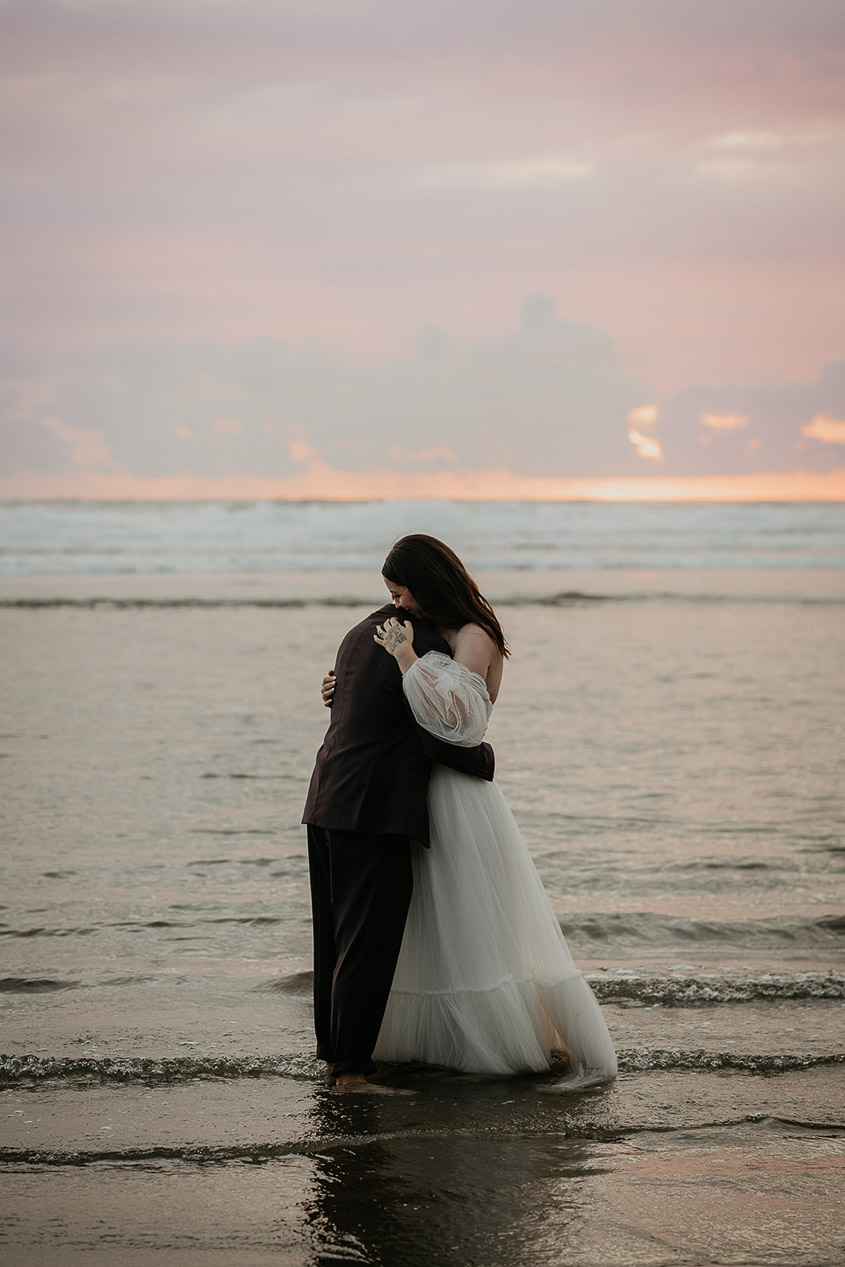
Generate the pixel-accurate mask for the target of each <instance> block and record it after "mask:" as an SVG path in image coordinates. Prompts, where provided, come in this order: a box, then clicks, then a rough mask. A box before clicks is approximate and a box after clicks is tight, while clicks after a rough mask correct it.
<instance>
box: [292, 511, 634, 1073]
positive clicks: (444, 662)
mask: <svg viewBox="0 0 845 1267" xmlns="http://www.w3.org/2000/svg"><path fill="white" fill-rule="evenodd" d="M382 576H383V578H384V581H385V584H386V585H387V588H388V591H389V593H390V599H391V602H390V603H389V604H388V605H386V606H385V607H383V608H381V609H380V610H379V611H376V612H373V613H372V614H371V615H369V616H367V617H366V618H365V619H364V620H363V621H362V622H361V623H360V624H358V625H356V626H355V628H354V629H352V630H350V632H349V633H348V634H347V635H346V637H345V638H344V640H343V642H342V643H341V645H340V648H339V650H338V653H337V658H336V661H335V668H334V672H333V673H332V674H331V675H330V676H329V677H327V678H326V679H324V681H323V699H324V702H325V703H327V704H329V705H330V706H331V722H330V725H329V729H328V732H327V734H326V738H325V741H324V742H323V745H322V747H321V748H320V751H319V752H318V754H317V761H316V766H315V769H314V774H313V776H312V779H311V786H310V788H309V792H308V799H307V801H306V805H305V811H304V814H303V822H305V823H306V824H307V826H308V858H309V868H310V876H311V898H312V909H313V917H314V1013H315V1028H316V1033H317V1055H318V1057H319V1058H320V1059H322V1060H324V1061H325V1062H326V1065H327V1071H328V1073H329V1076H330V1079H331V1080H332V1082H334V1083H335V1084H336V1085H337V1086H338V1087H340V1088H346V1089H351V1090H356V1089H357V1090H366V1089H371V1088H372V1084H371V1083H369V1082H368V1081H367V1077H368V1075H369V1074H371V1073H373V1072H374V1070H375V1068H376V1066H375V1063H374V1059H373V1058H374V1057H375V1059H376V1060H381V1061H386V1062H391V1061H403V1062H404V1061H421V1062H423V1063H426V1064H432V1065H439V1066H445V1067H447V1068H452V1069H460V1070H464V1071H466V1072H474V1073H491V1074H517V1073H526V1072H531V1071H534V1072H539V1071H542V1070H546V1069H548V1068H549V1067H550V1061H551V1057H552V1054H553V1053H555V1052H562V1053H564V1054H566V1055H568V1058H569V1063H570V1074H569V1077H568V1078H567V1080H566V1081H567V1084H569V1083H570V1082H571V1083H572V1085H573V1086H575V1085H586V1084H594V1083H596V1082H600V1081H606V1080H609V1079H611V1078H613V1077H614V1076H615V1074H616V1057H615V1055H614V1051H613V1044H612V1042H611V1040H610V1036H609V1034H608V1031H607V1026H606V1025H605V1022H604V1018H603V1017H602V1014H601V1011H600V1009H599V1006H598V1003H597V1002H596V999H595V997H594V995H593V993H592V991H591V989H590V987H589V985H588V984H587V983H586V981H585V980H584V978H583V976H582V974H581V973H580V972H579V971H578V970H577V968H576V967H575V965H574V963H573V961H572V957H571V955H570V953H569V949H568V947H567V945H566V942H565V940H564V937H563V934H562V933H561V930H560V925H559V924H558V921H557V918H556V917H555V915H554V912H553V910H552V907H551V904H550V902H549V900H548V897H547V895H546V893H545V890H544V889H543V886H542V882H541V881H540V878H539V876H538V874H537V871H536V869H535V867H534V864H533V862H532V860H531V856H530V854H529V853H528V849H527V847H526V845H525V842H524V840H523V838H522V835H521V833H520V831H519V828H518V827H517V825H516V822H515V820H514V818H513V815H512V814H511V812H510V810H509V809H508V806H507V803H506V801H505V799H504V797H503V795H502V793H501V791H500V789H499V787H498V785H497V784H495V783H494V782H493V772H494V758H493V751H492V749H491V748H490V746H489V744H486V743H484V742H483V738H484V734H485V731H486V729H487V723H488V721H489V718H490V712H491V710H492V707H493V703H494V701H495V699H496V697H497V694H498V691H499V687H500V684H501V680H502V669H503V665H504V659H505V657H506V656H507V655H508V648H507V644H506V643H505V639H504V635H503V633H502V629H501V626H500V624H499V621H498V619H497V617H496V615H495V613H494V611H493V609H492V607H491V606H490V604H489V603H488V602H487V600H486V599H485V598H484V597H483V596H482V595H481V594H480V593H479V590H478V587H477V586H476V584H475V582H474V581H473V580H472V578H471V576H470V575H469V573H468V572H467V571H466V569H465V568H464V566H463V564H462V563H461V561H460V559H459V558H458V557H457V555H456V554H455V553H454V552H453V551H452V550H450V549H449V547H448V546H446V545H444V544H443V542H441V541H437V540H436V539H435V538H434V537H427V536H421V535H415V536H409V537H403V538H402V539H401V540H400V541H399V542H397V544H396V545H395V546H394V547H393V549H392V550H391V551H390V553H389V554H388V556H387V559H386V560H385V564H384V568H383V569H382ZM399 617H401V619H399Z"/></svg>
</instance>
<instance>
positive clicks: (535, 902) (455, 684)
mask: <svg viewBox="0 0 845 1267" xmlns="http://www.w3.org/2000/svg"><path fill="white" fill-rule="evenodd" d="M403 683H404V690H405V694H406V697H407V699H408V702H409V704H410V707H411V709H412V711H413V714H414V716H415V718H416V720H417V721H418V722H419V724H420V725H421V726H423V727H424V728H425V729H426V730H428V731H430V732H431V733H432V734H434V735H436V736H437V737H438V738H439V739H445V740H447V741H448V742H449V743H457V744H459V745H460V746H464V747H472V746H474V745H475V744H477V743H480V741H481V739H482V738H483V736H484V732H485V731H486V729H487V722H488V720H489V717H490V712H491V710H492V707H493V705H492V702H491V700H490V696H489V694H488V691H487V686H486V683H485V681H484V679H483V678H482V677H480V676H479V675H478V674H477V673H472V672H471V671H470V670H469V669H467V668H466V667H465V666H464V665H462V664H458V663H457V662H456V661H454V660H452V659H450V658H449V656H447V655H444V654H442V653H441V652H436V651H431V652H429V653H428V654H427V655H424V656H422V657H421V659H419V660H416V661H415V662H414V664H413V665H412V667H411V668H410V669H409V670H408V672H407V673H406V674H405V677H404V679H403ZM428 809H429V815H430V819H431V848H430V849H416V850H415V851H414V853H413V855H412V857H413V867H414V893H413V897H412V899H411V908H410V911H409V914H408V922H407V925H406V927H405V936H404V940H403V942H402V950H401V953H400V956H399V962H398V965H397V968H396V975H395V976H394V979H393V987H392V989H391V992H390V998H389V1001H388V1005H387V1010H386V1012H385V1016H384V1021H383V1023H382V1027H381V1031H380V1034H379V1040H378V1044H377V1046H376V1049H375V1052H374V1056H375V1058H376V1059H377V1060H385V1061H412V1060H413V1061H422V1062H424V1063H426V1064H434V1065H444V1066H446V1067H448V1068H451V1069H461V1070H464V1071H466V1072H470V1073H491V1074H516V1073H526V1072H529V1071H541V1070H545V1069H548V1068H549V1062H550V1057H551V1055H552V1053H553V1052H564V1053H566V1054H568V1056H569V1063H570V1077H571V1079H572V1081H573V1083H574V1084H577V1083H590V1082H594V1081H603V1080H609V1079H611V1078H613V1077H615V1075H616V1056H615V1053H614V1050H613V1043H612V1042H611V1039H610V1035H609V1033H608V1031H607V1025H606V1024H605V1021H604V1017H603V1016H602V1014H601V1010H600V1008H599V1005H598V1003H597V1001H596V998H595V995H594V994H593V992H592V990H591V989H590V987H589V985H588V984H587V982H586V981H585V980H584V977H583V976H582V974H581V973H580V972H579V971H578V969H577V968H576V967H575V964H574V962H573V960H572V956H571V954H570V953H569V948H568V946H567V944H566V941H565V939H564V936H563V933H562V932H561V930H560V925H559V924H558V921H557V918H556V917H555V914H554V911H553V910H552V907H551V903H550V902H549V899H548V896H547V894H546V891H545V889H544V888H543V884H542V881H541V880H540V877H539V875H538V874H537V871H536V869H535V867H534V863H533V861H532V859H531V855H530V854H529V852H528V848H527V846H526V844H525V841H524V840H523V838H522V834H521V832H520V830H519V828H518V827H517V824H516V821H515V820H514V817H513V814H512V813H511V811H510V809H509V808H508V805H507V802H506V801H505V798H504V796H503V795H502V792H501V790H500V788H499V787H498V785H497V784H496V783H495V782H494V783H486V782H484V781H483V780H482V779H477V778H474V777H472V776H471V775H466V774H458V773H456V772H455V771H454V770H450V769H448V768H447V767H446V766H441V765H436V766H435V767H434V770H433V772H432V776H431V781H430V784H429V791H428ZM567 1081H568V1079H567Z"/></svg>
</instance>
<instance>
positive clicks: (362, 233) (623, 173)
mask: <svg viewBox="0 0 845 1267" xmlns="http://www.w3.org/2000/svg"><path fill="white" fill-rule="evenodd" d="M0 70H1V72H2V73H1V75H0V145H2V164H0V208H2V221H3V251H2V257H0V294H1V295H2V308H0V496H3V497H27V496H100V497H112V496H115V497H122V496H140V497H144V496H151V497H167V496H210V497H213V496H232V497H237V496H247V497H251V496H255V497H260V496H293V497H308V496H311V497H313V496H316V497H319V496H326V497H368V496H389V497H406V496H409V497H414V496H466V497H507V496H518V497H558V496H602V497H623V496H671V497H698V496H717V497H718V496H725V497H728V496H731V497H733V496H736V497H807V498H814V497H836V498H845V231H843V225H845V5H843V4H841V3H838V2H837V0H519V2H517V0H0Z"/></svg>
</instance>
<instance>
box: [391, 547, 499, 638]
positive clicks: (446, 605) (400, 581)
mask: <svg viewBox="0 0 845 1267" xmlns="http://www.w3.org/2000/svg"><path fill="white" fill-rule="evenodd" d="M381 574H382V576H383V577H384V579H385V580H386V581H388V582H389V581H392V582H394V584H396V585H404V586H406V587H407V588H408V589H409V590H410V591H411V593H412V594H413V596H414V598H415V599H416V601H417V602H418V603H419V606H420V611H421V612H422V614H423V617H424V618H425V619H426V620H429V621H430V622H431V623H432V624H433V625H437V626H438V627H439V628H440V629H460V628H461V626H462V625H466V624H469V622H470V621H474V622H475V624H477V625H480V626H481V628H482V629H484V630H485V632H486V633H488V634H489V635H490V637H491V638H492V639H493V641H494V642H495V644H496V646H497V647H498V648H499V650H500V651H501V653H502V655H503V656H508V655H510V650H509V648H508V644H507V643H506V642H505V635H504V634H503V633H502V626H501V625H500V624H499V620H498V617H497V616H496V613H495V612H494V611H493V608H492V607H491V606H490V604H489V603H488V602H487V599H486V598H485V597H484V595H483V594H482V593H481V592H480V590H479V588H478V586H477V585H476V583H475V581H474V580H473V579H472V577H471V576H470V574H469V572H468V571H467V570H466V568H465V567H464V565H463V563H461V560H460V559H459V558H458V556H457V555H456V554H455V551H454V550H450V549H449V547H448V546H447V545H445V544H444V542H442V541H438V540H437V538H436V537H427V536H425V535H424V534H423V533H414V534H412V535H411V536H409V537H402V538H401V539H400V540H399V541H397V542H396V544H395V545H394V546H393V548H392V550H391V551H390V553H389V554H388V556H387V558H386V559H385V561H384V567H383V568H382V570H381Z"/></svg>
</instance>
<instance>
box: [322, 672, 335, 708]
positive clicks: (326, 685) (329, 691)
mask: <svg viewBox="0 0 845 1267" xmlns="http://www.w3.org/2000/svg"><path fill="white" fill-rule="evenodd" d="M334 688H335V676H334V669H329V671H328V673H327V674H326V676H325V677H324V678H323V680H322V682H321V683H320V695H321V696H322V699H323V703H324V704H325V706H326V708H331V706H332V696H333V695H334Z"/></svg>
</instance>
